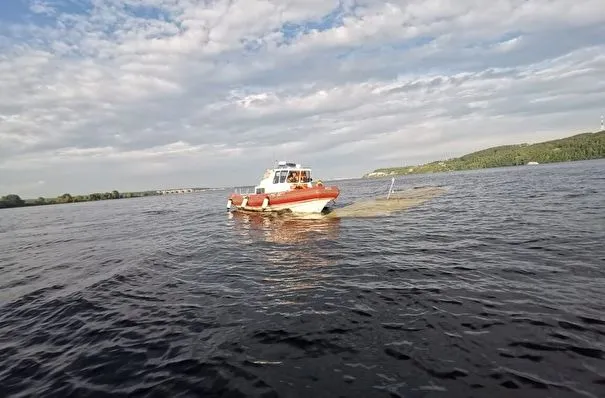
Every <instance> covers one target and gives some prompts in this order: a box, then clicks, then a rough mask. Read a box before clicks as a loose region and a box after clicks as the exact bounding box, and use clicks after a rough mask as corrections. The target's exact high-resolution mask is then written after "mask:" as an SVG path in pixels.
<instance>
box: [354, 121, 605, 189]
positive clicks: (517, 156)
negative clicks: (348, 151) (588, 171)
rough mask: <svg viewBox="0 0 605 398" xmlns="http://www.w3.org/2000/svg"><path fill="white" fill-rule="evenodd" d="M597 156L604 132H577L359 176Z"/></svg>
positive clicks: (603, 147)
mask: <svg viewBox="0 0 605 398" xmlns="http://www.w3.org/2000/svg"><path fill="white" fill-rule="evenodd" d="M601 158H605V131H600V132H597V133H584V134H578V135H574V136H571V137H567V138H562V139H558V140H551V141H545V142H540V143H536V144H531V145H530V144H518V145H504V146H498V147H492V148H488V149H484V150H481V151H478V152H473V153H469V154H467V155H464V156H461V157H458V158H453V159H447V160H438V161H434V162H431V163H426V164H421V165H413V166H403V167H387V168H380V169H376V170H374V171H373V172H371V173H367V174H365V175H364V176H363V178H376V177H383V176H385V175H405V174H424V173H438V172H447V171H458V170H474V169H485V168H492V167H507V166H520V165H526V164H528V163H531V162H536V163H558V162H570V161H578V160H590V159H601Z"/></svg>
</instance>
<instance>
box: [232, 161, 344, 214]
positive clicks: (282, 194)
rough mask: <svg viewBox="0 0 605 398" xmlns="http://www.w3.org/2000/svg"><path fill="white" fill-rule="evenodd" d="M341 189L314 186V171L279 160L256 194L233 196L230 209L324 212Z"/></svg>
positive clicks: (258, 187)
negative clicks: (312, 173)
mask: <svg viewBox="0 0 605 398" xmlns="http://www.w3.org/2000/svg"><path fill="white" fill-rule="evenodd" d="M339 194H340V189H339V188H338V187H336V186H329V187H328V186H325V185H324V184H323V183H322V182H321V181H317V182H315V183H313V179H312V178H311V169H310V168H308V167H301V165H300V164H297V163H292V162H286V161H280V162H278V164H277V167H275V168H273V169H267V170H266V171H265V174H264V175H263V178H262V179H261V181H260V183H259V184H258V185H257V186H255V187H254V193H249V194H241V193H232V194H231V195H229V199H228V200H227V209H229V210H230V209H232V208H235V209H238V210H247V211H259V212H282V211H289V212H292V213H321V212H322V211H323V210H324V208H326V206H327V205H328V204H329V203H330V202H332V201H334V200H336V198H337V197H338V195H339Z"/></svg>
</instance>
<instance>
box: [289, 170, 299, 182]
mask: <svg viewBox="0 0 605 398" xmlns="http://www.w3.org/2000/svg"><path fill="white" fill-rule="evenodd" d="M288 182H298V173H297V172H296V171H291V172H290V175H289V176H288Z"/></svg>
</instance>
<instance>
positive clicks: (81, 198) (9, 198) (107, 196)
mask: <svg viewBox="0 0 605 398" xmlns="http://www.w3.org/2000/svg"><path fill="white" fill-rule="evenodd" d="M208 190H212V188H179V189H159V190H153V191H139V192H121V193H120V192H118V191H116V190H114V191H111V192H98V193H91V194H88V195H75V196H72V195H71V194H69V193H65V194H63V195H61V196H58V197H56V198H47V197H42V196H41V197H39V198H37V199H21V197H20V196H19V195H16V194H10V195H6V196H3V197H0V209H12V208H17V207H31V206H48V205H58V204H66V203H82V202H97V201H100V200H116V199H130V198H142V197H147V196H161V195H179V194H188V193H195V192H203V191H208Z"/></svg>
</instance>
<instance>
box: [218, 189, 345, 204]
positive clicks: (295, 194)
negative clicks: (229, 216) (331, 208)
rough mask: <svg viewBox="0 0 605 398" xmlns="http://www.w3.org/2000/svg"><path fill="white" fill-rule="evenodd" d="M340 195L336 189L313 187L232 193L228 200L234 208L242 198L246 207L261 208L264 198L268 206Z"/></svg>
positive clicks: (333, 197)
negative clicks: (266, 192) (280, 190)
mask: <svg viewBox="0 0 605 398" xmlns="http://www.w3.org/2000/svg"><path fill="white" fill-rule="evenodd" d="M339 194H340V190H339V189H338V188H337V187H323V186H322V187H313V188H304V189H294V190H291V191H286V192H276V193H268V194H265V193H261V194H254V193H252V194H248V195H241V194H236V193H233V194H231V195H230V196H229V199H230V200H231V202H232V203H233V204H234V205H235V206H241V205H242V203H243V201H244V197H245V196H247V197H248V203H247V204H246V207H261V206H262V205H263V201H264V200H265V198H269V206H277V205H287V204H290V203H292V204H293V203H296V202H303V201H309V200H316V199H336V198H337V197H338V195H339Z"/></svg>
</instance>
